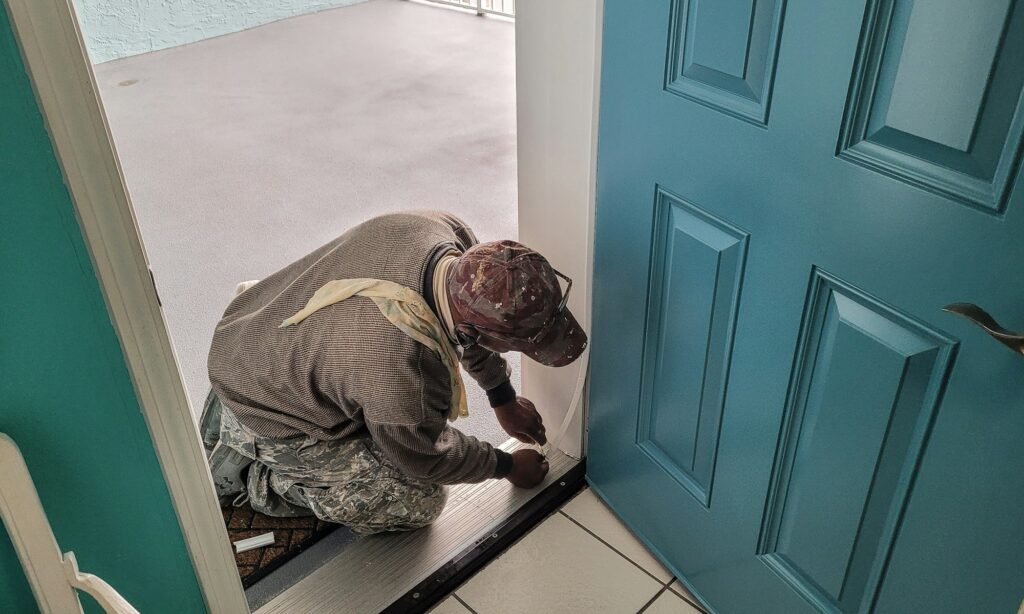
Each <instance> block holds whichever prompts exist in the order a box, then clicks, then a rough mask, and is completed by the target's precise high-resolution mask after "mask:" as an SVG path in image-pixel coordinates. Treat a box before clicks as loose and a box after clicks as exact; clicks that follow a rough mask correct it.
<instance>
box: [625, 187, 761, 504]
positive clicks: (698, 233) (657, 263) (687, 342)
mask: <svg viewBox="0 0 1024 614" xmlns="http://www.w3.org/2000/svg"><path fill="white" fill-rule="evenodd" d="M653 232H654V238H653V241H652V245H653V248H652V252H651V280H650V289H649V292H648V297H649V298H648V301H649V303H648V309H647V326H646V338H645V347H646V355H645V357H644V365H643V375H642V382H643V383H642V388H641V397H642V398H641V401H640V412H639V423H638V427H637V444H638V445H639V446H640V448H641V449H642V450H643V451H644V452H645V453H646V454H647V455H648V456H650V457H651V458H652V459H653V460H654V462H655V463H657V464H658V465H659V466H660V467H661V468H662V469H663V470H664V471H665V472H667V473H668V474H669V475H670V476H671V477H672V478H673V479H675V480H676V481H677V482H679V483H680V484H681V485H682V486H683V487H684V488H685V489H686V490H687V491H688V492H689V493H690V494H691V495H693V496H694V497H695V498H696V499H697V500H698V501H700V502H701V503H702V504H703V505H705V506H708V505H710V498H711V486H712V481H713V476H714V467H715V458H716V455H717V450H718V439H719V430H720V425H721V420H722V408H723V406H724V404H725V389H726V384H727V381H728V373H729V363H730V353H731V350H732V338H733V329H734V327H735V320H736V309H737V305H738V301H739V294H740V286H741V283H742V279H743V266H744V261H745V257H746V249H747V240H748V236H747V234H746V233H745V232H743V231H742V230H740V229H738V228H736V227H734V226H732V225H730V224H728V223H727V222H725V221H723V220H721V219H719V218H717V217H715V216H713V215H711V214H709V213H707V212H706V211H704V210H702V209H700V208H699V207H697V206H696V205H694V204H692V203H689V202H687V201H685V200H683V199H682V198H680V197H678V196H675V195H673V194H671V193H669V192H667V191H665V190H663V189H660V188H659V189H658V190H657V195H656V197H655V225H654V231H653Z"/></svg>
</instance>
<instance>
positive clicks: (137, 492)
mask: <svg viewBox="0 0 1024 614" xmlns="http://www.w3.org/2000/svg"><path fill="white" fill-rule="evenodd" d="M0 431H2V432H5V433H7V434H9V435H10V436H11V437H12V438H13V439H14V441H15V442H16V443H17V444H18V445H19V446H20V447H21V450H22V453H23V454H24V456H25V460H26V462H27V463H28V467H29V470H30V471H31V472H32V476H33V478H34V480H35V483H36V486H37V488H38V490H39V496H40V498H41V499H42V502H43V506H44V507H45V508H46V511H47V514H48V516H49V518H50V522H51V523H52V525H53V529H54V533H56V536H57V541H58V542H59V544H60V546H61V548H62V549H64V550H65V551H66V550H74V551H75V554H76V555H77V556H78V561H79V563H80V565H81V568H82V570H83V571H87V572H91V573H95V574H98V575H99V576H101V577H102V578H104V579H105V580H107V581H108V582H110V583H111V584H112V585H113V586H114V587H115V588H117V589H118V590H119V591H120V592H121V593H123V594H124V595H125V597H127V598H128V600H129V601H131V602H132V603H133V604H134V605H135V606H136V607H137V608H138V609H139V610H140V611H142V612H146V613H156V612H174V613H176V614H177V613H190V612H203V611H205V608H204V606H203V600H202V596H201V594H200V592H199V586H198V584H197V582H196V578H195V574H194V572H193V570H192V566H191V563H190V561H189V558H188V553H187V551H186V549H185V542H184V539H183V537H182V533H181V529H180V527H179V525H178V521H177V518H176V516H175V514H174V510H173V509H172V507H171V501H170V497H169V495H168V492H167V487H166V485H165V483H164V481H163V477H162V475H161V472H160V467H159V465H158V463H157V458H156V455H155V453H154V450H153V444H152V440H151V439H150V436H149V432H148V430H147V429H146V425H145V423H144V421H143V418H142V414H141V413H140V410H139V404H138V401H137V400H136V396H135V391H134V389H133V387H132V383H131V380H130V379H129V375H128V370H127V367H126V365H125V362H124V358H123V355H122V353H121V347H120V345H119V343H118V339H117V336H116V335H115V332H114V328H113V325H112V324H111V321H110V318H109V317H108V315H107V309H106V306H105V304H104V302H103V296H102V294H101V293H100V288H99V285H98V282H97V279H96V275H95V272H94V271H93V268H92V264H91V262H90V260H89V253H88V251H87V250H86V247H85V243H84V242H83V239H82V233H81V230H80V228H79V226H78V223H77V222H76V219H75V214H74V210H73V208H72V204H71V201H70V198H69V196H68V192H67V189H66V188H65V186H64V183H63V179H62V176H61V172H60V169H59V167H58V165H57V160H56V159H55V157H54V152H53V148H52V146H51V143H50V140H49V138H48V136H47V133H46V130H45V127H44V125H43V118H42V116H41V115H40V111H39V108H38V106H37V104H36V99H35V97H34V95H33V92H32V88H31V85H30V83H29V80H28V77H27V75H26V74H25V70H24V66H23V64H22V60H21V56H20V54H19V51H18V48H17V45H16V43H15V40H14V36H13V34H12V32H11V25H10V21H9V19H8V15H7V12H6V10H4V9H3V8H0ZM35 609H36V607H35V601H34V600H33V598H32V595H31V592H30V591H29V588H28V585H27V583H26V581H25V578H24V575H23V574H22V571H21V567H20V565H19V563H18V560H17V557H16V556H15V554H14V550H13V548H12V546H11V544H10V540H9V538H8V535H7V533H6V532H5V531H3V530H2V529H0V612H3V613H4V614H8V613H18V612H26V611H27V612H31V611H35ZM89 609H90V610H91V611H99V608H98V607H96V606H95V604H90V608H89Z"/></svg>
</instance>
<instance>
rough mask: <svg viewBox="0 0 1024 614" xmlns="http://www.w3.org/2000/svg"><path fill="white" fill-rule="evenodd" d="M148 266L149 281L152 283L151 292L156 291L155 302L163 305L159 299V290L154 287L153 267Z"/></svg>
mask: <svg viewBox="0 0 1024 614" xmlns="http://www.w3.org/2000/svg"><path fill="white" fill-rule="evenodd" d="M148 268H149V281H151V282H152V283H153V292H155V293H156V304H157V305H159V306H161V307H163V306H164V304H163V301H161V300H160V290H159V289H157V287H156V277H154V276H153V267H148Z"/></svg>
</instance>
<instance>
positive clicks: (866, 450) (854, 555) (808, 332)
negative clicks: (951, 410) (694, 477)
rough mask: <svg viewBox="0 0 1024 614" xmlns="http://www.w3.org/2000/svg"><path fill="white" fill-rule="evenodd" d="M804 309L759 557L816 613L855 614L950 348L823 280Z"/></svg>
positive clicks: (882, 552) (935, 335)
mask: <svg viewBox="0 0 1024 614" xmlns="http://www.w3.org/2000/svg"><path fill="white" fill-rule="evenodd" d="M808 299H809V300H808V305H807V310H806V313H805V316H804V322H805V328H804V331H803V333H802V335H801V340H800V344H799V350H798V357H797V367H796V369H795V371H794V377H793V380H792V382H791V388H790V393H789V401H788V403H787V407H786V410H785V413H784V415H783V421H784V425H783V431H782V432H783V434H782V439H781V441H780V444H779V448H778V458H777V459H776V470H777V473H776V475H775V476H774V477H773V481H772V485H771V487H770V488H769V491H768V510H767V514H766V516H765V523H764V527H763V529H762V531H763V533H762V540H761V545H760V547H759V548H758V555H759V556H761V557H763V561H764V563H765V564H766V565H768V566H769V567H770V568H772V569H773V570H774V571H775V572H777V573H778V574H779V575H780V576H781V577H782V578H784V579H785V581H786V582H787V583H788V584H790V585H791V586H792V587H793V589H794V590H796V591H798V592H800V593H801V594H803V595H804V596H805V597H806V598H807V599H808V600H809V601H811V602H812V603H814V604H816V605H817V606H818V607H819V608H820V609H821V610H822V611H829V610H830V609H832V608H836V609H838V610H840V611H844V612H858V611H863V609H864V606H865V604H867V603H869V602H870V599H871V598H872V597H873V595H874V588H876V587H877V581H878V579H879V575H878V572H879V569H880V565H881V564H882V563H883V562H884V559H885V557H886V556H887V554H888V552H889V549H890V548H891V545H892V540H893V536H894V522H895V521H896V519H898V518H899V515H900V513H901V511H902V508H903V504H904V502H905V496H906V493H907V488H906V487H907V484H908V483H909V481H910V480H911V479H912V477H913V472H914V469H915V468H916V466H917V464H918V462H919V461H920V455H921V452H922V450H923V447H924V445H925V441H926V434H927V432H928V427H929V425H930V424H931V421H932V417H933V415H934V413H935V410H936V408H937V405H938V399H939V398H940V396H941V394H942V390H943V387H944V384H945V382H946V375H947V373H948V371H949V368H950V367H951V365H952V358H953V354H954V350H955V342H954V341H953V340H952V339H950V338H948V337H946V336H945V335H944V334H942V333H939V332H937V331H935V330H933V329H931V328H929V327H928V326H927V325H925V324H923V323H920V322H915V321H913V320H912V319H911V318H909V317H908V316H906V315H905V314H901V313H899V312H897V311H895V310H894V309H892V308H891V307H889V306H887V305H884V304H882V303H880V302H879V301H878V300H877V299H875V298H873V297H870V296H867V295H865V294H864V293H863V292H860V291H858V290H857V289H855V288H852V287H851V286H849V285H848V284H845V283H843V282H841V281H839V280H837V279H835V278H833V277H831V276H829V275H828V274H827V273H824V272H822V271H818V270H816V271H815V272H814V275H813V278H812V283H811V290H810V293H809V296H808ZM840 477H841V479H838V478H840Z"/></svg>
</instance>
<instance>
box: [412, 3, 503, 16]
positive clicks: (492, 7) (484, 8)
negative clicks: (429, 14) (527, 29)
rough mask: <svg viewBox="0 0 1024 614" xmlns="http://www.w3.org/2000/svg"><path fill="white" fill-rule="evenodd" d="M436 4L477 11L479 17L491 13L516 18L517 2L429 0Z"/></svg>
mask: <svg viewBox="0 0 1024 614" xmlns="http://www.w3.org/2000/svg"><path fill="white" fill-rule="evenodd" d="M428 2H434V3H436V4H447V5H449V6H457V7H460V8H464V9H470V10H473V11H476V14H477V15H484V14H486V13H490V14H492V15H502V16H504V17H515V16H516V0H428Z"/></svg>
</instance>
